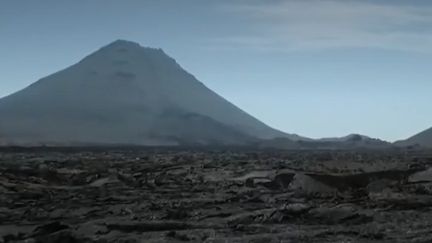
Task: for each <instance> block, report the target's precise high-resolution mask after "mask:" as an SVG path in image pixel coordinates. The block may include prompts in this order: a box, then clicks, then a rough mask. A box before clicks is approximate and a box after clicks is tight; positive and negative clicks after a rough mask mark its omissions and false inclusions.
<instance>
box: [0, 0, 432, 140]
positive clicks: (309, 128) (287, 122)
mask: <svg viewBox="0 0 432 243" xmlns="http://www.w3.org/2000/svg"><path fill="white" fill-rule="evenodd" d="M117 39H125V40H130V41H135V42H138V43H140V44H141V45H142V46H150V47H157V48H162V49H163V50H164V51H165V52H166V53H167V54H169V55H170V56H172V57H173V58H175V59H176V60H177V62H178V63H179V64H180V65H181V66H182V67H184V68H185V69H186V70H187V71H189V72H190V73H192V74H193V75H194V76H195V77H197V78H198V79H199V80H200V81H202V82H203V83H204V84H205V85H206V86H208V87H209V88H211V89H212V90H214V91H215V92H217V93H218V94H220V95H222V96H223V97H225V98H226V99H228V100H229V101H231V102H232V103H234V104H236V105H237V106H238V107H240V108H241V109H243V110H245V111H246V112H248V113H249V114H251V115H253V116H255V117H257V118H258V119H260V120H261V121H263V122H265V123H266V124H268V125H270V126H272V127H274V128H277V129H280V130H282V131H285V132H288V133H296V134H300V135H303V136H307V137H312V138H320V137H338V136H344V135H347V134H351V133H360V134H365V135H368V136H371V137H376V138H381V139H384V140H387V141H395V140H399V139H405V138H407V137H410V136H412V135H414V134H416V133H418V132H420V131H422V130H425V129H427V128H429V127H431V126H432V112H431V109H430V105H431V104H432V80H431V77H432V1H430V0H410V1H407V0H406V1H405V0H392V1H389V0H285V1H281V0H266V1H258V0H213V1H212V0H208V1H202V0H182V1H178V0H157V1H156V0H121V1H120V0H116V1H115V0H76V1H66V0H64V1H63V0H40V1H28V0H0V97H4V96H7V95H9V94H11V93H13V92H16V91H18V90H20V89H22V88H24V87H26V86H28V85H29V84H31V83H33V82H35V81H37V80H38V79H40V78H42V77H44V76H47V75H49V74H51V73H53V72H56V71H59V70H60V69H64V68H66V67H68V66H70V65H72V64H74V63H76V62H78V61H79V60H80V59H82V58H83V57H85V56H86V55H88V54H90V53H91V52H93V51H96V50H97V49H98V48H100V47H102V46H104V45H107V44H109V43H110V42H112V41H114V40H117Z"/></svg>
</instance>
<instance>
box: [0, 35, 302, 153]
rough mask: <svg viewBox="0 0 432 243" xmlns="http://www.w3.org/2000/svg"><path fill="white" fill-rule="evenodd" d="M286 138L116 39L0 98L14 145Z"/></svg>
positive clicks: (3, 126) (1, 123)
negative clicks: (67, 65)
mask: <svg viewBox="0 0 432 243" xmlns="http://www.w3.org/2000/svg"><path fill="white" fill-rule="evenodd" d="M275 137H288V138H291V139H294V140H298V139H301V138H300V137H298V136H296V135H287V134H285V133H282V132H280V131H278V130H275V129H272V128H270V127H268V126H267V125H265V124H264V123H262V122H260V121H259V120H257V119H255V118H254V117H252V116H250V115H249V114H247V113H246V112H244V111H242V110H241V109H239V108H238V107H236V106H234V105H233V104H231V103H230V102H228V101H227V100H225V99H224V98H222V97H221V96H219V95H217V94H216V93H214V92H213V91H211V90H210V89H208V88H207V87H206V86H204V85H203V84H202V83H201V82H199V81H198V80H197V79H196V78H195V77H194V76H192V75H191V74H189V73H188V72H186V71H185V70H183V69H182V67H181V66H180V65H179V64H177V62H176V61H175V60H174V59H172V58H171V57H169V56H168V55H167V54H165V53H164V52H163V51H162V50H161V49H154V48H146V47H142V46H140V45H139V44H137V43H134V42H130V41H124V40H117V41H115V42H113V43H111V44H109V45H107V46H105V47H102V48H101V49H99V50H98V51H96V52H94V53H92V54H91V55H89V56H87V57H85V58H84V59H83V60H81V61H80V62H78V63H77V64H75V65H72V66H70V67H68V68H66V69H64V70H62V71H59V72H57V73H54V74H52V75H50V76H48V77H45V78H42V79H40V80H39V81H37V82H35V83H33V84H32V85H30V86H29V87H27V88H25V89H23V90H21V91H19V92H17V93H15V94H12V95H10V96H8V97H5V98H3V99H0V142H1V143H2V144H3V145H5V144H16V145H109V144H129V145H180V144H201V145H202V144H204V145H206V144H245V143H248V142H251V141H254V140H256V139H271V138H275Z"/></svg>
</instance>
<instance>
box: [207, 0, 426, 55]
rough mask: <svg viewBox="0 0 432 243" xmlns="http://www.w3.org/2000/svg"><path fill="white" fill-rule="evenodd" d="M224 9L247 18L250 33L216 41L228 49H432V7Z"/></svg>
mask: <svg viewBox="0 0 432 243" xmlns="http://www.w3.org/2000/svg"><path fill="white" fill-rule="evenodd" d="M412 2H414V1H412ZM222 10H223V11H226V12H229V13H230V14H234V15H237V16H241V17H243V18H245V19H246V20H247V23H246V25H248V28H245V29H247V31H242V32H239V33H238V34H236V35H229V36H224V37H221V38H219V39H216V40H214V42H215V43H218V44H219V45H221V46H226V47H229V46H231V47H246V48H248V47H249V48H255V49H258V50H283V51H293V50H311V49H312V50H313V49H329V48H380V49H392V50H403V51H420V52H431V51H432V7H431V5H415V4H411V5H407V4H401V3H397V2H394V1H388V2H384V3H383V2H381V3H378V1H375V2H371V1H360V0H358V1H354V0H287V1H261V2H257V1H250V2H248V3H246V2H244V1H241V2H237V3H236V4H231V5H225V6H224V7H223V8H222Z"/></svg>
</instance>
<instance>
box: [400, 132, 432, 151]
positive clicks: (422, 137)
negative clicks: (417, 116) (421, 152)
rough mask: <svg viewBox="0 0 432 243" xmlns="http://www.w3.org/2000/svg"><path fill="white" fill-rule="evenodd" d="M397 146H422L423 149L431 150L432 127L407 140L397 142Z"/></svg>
mask: <svg viewBox="0 0 432 243" xmlns="http://www.w3.org/2000/svg"><path fill="white" fill-rule="evenodd" d="M395 144H396V145H398V146H411V145H420V146H423V147H430V148H431V147H432V127H431V128H429V129H427V130H425V131H423V132H421V133H418V134H416V135H414V136H412V137H410V138H408V139H406V140H402V141H397V142H396V143H395Z"/></svg>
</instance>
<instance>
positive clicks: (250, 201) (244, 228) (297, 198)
mask: <svg viewBox="0 0 432 243" xmlns="http://www.w3.org/2000/svg"><path fill="white" fill-rule="evenodd" d="M431 164H432V153H429V152H428V151H414V152H413V151H411V152H407V151H380V152H377V151H248V150H231V151H228V150H221V149H219V150H214V151H211V150H208V151H199V150H196V151H193V150H187V149H184V150H168V149H130V150H127V149H117V150H115V149H110V150H106V151H103V150H90V149H89V150H86V149H75V150H48V149H39V150H38V149H33V150H20V149H2V150H1V151H0V242H44V243H49V242H66V243H67V242H389V243H390V242H432V169H429V166H431Z"/></svg>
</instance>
